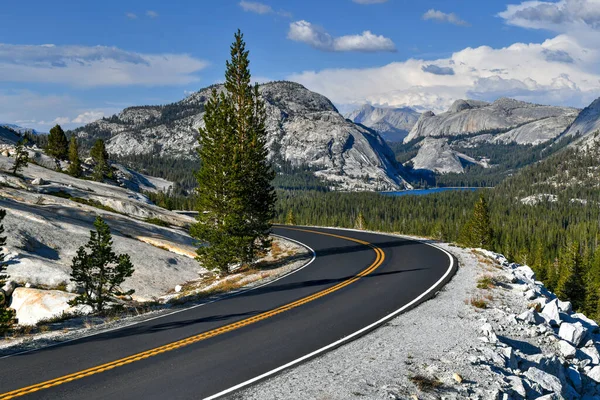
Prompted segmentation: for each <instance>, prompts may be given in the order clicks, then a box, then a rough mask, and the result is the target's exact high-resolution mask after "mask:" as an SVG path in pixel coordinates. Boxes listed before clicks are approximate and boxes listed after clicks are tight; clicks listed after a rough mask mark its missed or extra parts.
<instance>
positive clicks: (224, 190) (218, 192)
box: [190, 31, 276, 273]
mask: <svg viewBox="0 0 600 400" xmlns="http://www.w3.org/2000/svg"><path fill="white" fill-rule="evenodd" d="M245 46H246V45H245V43H244V40H243V35H242V34H241V32H240V31H238V32H237V33H236V34H235V42H234V43H233V44H232V46H231V60H230V61H227V63H226V66H227V69H226V73H225V90H224V91H223V90H221V91H220V92H217V90H216V89H214V90H213V93H212V96H211V98H210V99H209V101H208V102H207V104H206V106H205V114H204V122H205V127H204V128H201V129H200V135H199V137H198V141H199V145H200V146H199V150H198V154H199V156H200V159H201V166H200V170H199V171H198V172H197V174H196V178H197V180H198V188H197V199H198V200H197V209H198V211H199V215H198V218H197V219H198V222H197V223H196V224H194V225H193V226H192V227H191V230H190V233H191V234H192V236H194V237H195V238H197V239H199V240H200V241H202V242H204V243H205V245H203V246H201V247H200V248H199V249H198V251H197V252H198V257H197V258H198V260H199V261H200V262H201V263H202V264H203V265H204V266H206V267H207V268H210V269H218V270H220V271H221V272H224V273H228V272H229V269H230V267H231V265H233V264H236V263H241V262H252V261H254V260H255V259H256V257H257V254H258V252H259V251H261V250H265V249H267V248H268V247H269V246H270V241H269V234H270V231H271V219H272V218H273V217H274V205H275V200H276V195H275V192H274V189H273V187H272V185H271V181H272V180H273V178H274V173H273V170H272V168H271V165H270V164H269V162H268V159H267V156H268V150H267V147H266V129H265V119H266V114H265V109H264V104H263V102H262V100H261V99H260V97H259V91H258V86H254V87H252V85H251V77H250V71H249V68H248V66H249V59H248V51H247V50H246V49H245Z"/></svg>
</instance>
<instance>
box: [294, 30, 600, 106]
mask: <svg viewBox="0 0 600 400" xmlns="http://www.w3.org/2000/svg"><path fill="white" fill-rule="evenodd" d="M549 55H550V56H549ZM569 58H570V60H572V62H567V61H569ZM450 71H453V72H452V73H451V72H450ZM440 72H442V73H440ZM289 79H290V80H293V81H296V82H299V83H302V84H303V85H305V86H306V87H308V88H309V89H311V90H314V91H316V92H318V93H322V94H324V95H325V96H327V97H329V98H330V99H331V100H332V101H333V102H334V103H336V104H342V105H343V104H362V103H365V102H369V103H372V104H379V105H388V106H394V107H400V106H413V107H416V108H417V109H420V110H426V109H432V110H434V111H435V112H440V111H444V110H445V109H447V107H448V106H449V105H450V104H451V103H452V102H453V101H454V100H456V99H460V98H476V99H482V100H495V99H496V98H498V97H501V96H509V97H514V98H518V99H521V100H525V101H532V102H538V103H546V104H547V103H551V104H562V105H573V106H580V107H583V106H586V105H588V104H589V103H590V102H591V101H592V100H593V99H595V98H596V97H598V96H600V49H599V48H597V47H595V48H594V47H589V46H585V45H583V44H582V43H581V42H580V41H579V40H577V39H576V38H574V37H571V36H569V35H559V36H557V37H555V38H553V39H549V40H546V41H545V42H543V43H529V44H526V43H515V44H513V45H511V46H508V47H504V48H498V49H494V48H491V47H488V46H481V47H477V48H466V49H464V50H461V51H458V52H456V53H454V54H452V56H451V57H449V58H443V59H437V60H427V61H426V60H418V59H409V60H406V61H403V62H394V63H390V64H387V65H384V66H381V67H375V68H365V69H349V68H346V69H344V68H342V69H326V70H322V71H318V72H315V71H305V72H302V73H298V74H294V75H292V76H290V77H289Z"/></svg>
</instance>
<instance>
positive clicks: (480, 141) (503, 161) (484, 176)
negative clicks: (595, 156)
mask: <svg viewBox="0 0 600 400" xmlns="http://www.w3.org/2000/svg"><path fill="white" fill-rule="evenodd" d="M578 114H579V110H577V109H575V108H570V107H556V106H545V105H539V104H531V103H526V102H523V101H519V100H514V99H508V98H500V99H498V100H496V101H494V102H493V103H488V102H485V101H477V100H456V101H455V102H454V103H453V104H452V106H451V107H450V108H449V109H448V111H446V112H444V113H441V114H439V115H436V114H434V113H433V112H431V111H427V112H425V113H423V114H421V116H420V117H419V120H418V121H417V123H416V124H415V126H414V127H413V128H412V130H411V131H410V133H409V134H408V136H407V137H406V138H405V139H404V144H403V145H401V146H395V149H396V157H397V159H398V160H402V161H403V162H405V163H406V162H410V164H411V165H412V167H413V168H414V169H415V171H417V172H420V173H421V174H423V173H425V174H427V175H429V178H432V177H433V176H432V175H431V172H434V173H436V174H438V176H437V178H435V182H430V183H435V184H439V185H464V184H468V185H476V186H480V185H484V186H493V185H495V184H497V183H499V182H500V181H502V180H503V179H504V178H505V177H506V176H509V175H511V174H513V173H514V171H515V170H516V169H519V168H522V167H524V166H526V165H529V164H531V163H534V162H537V161H539V160H541V159H542V158H544V157H547V156H548V155H549V154H550V153H554V152H556V151H558V150H559V148H562V147H563V146H564V145H565V143H564V142H563V141H561V144H560V145H558V146H552V145H553V143H555V139H556V138H558V137H560V136H561V134H562V133H563V132H564V131H565V130H566V129H567V128H568V127H569V126H570V125H571V124H572V123H573V121H574V120H575V119H576V118H577V116H578ZM572 140H573V139H569V141H572ZM550 147H552V148H550ZM439 174H468V176H467V177H450V178H449V177H441V176H440V175H439Z"/></svg>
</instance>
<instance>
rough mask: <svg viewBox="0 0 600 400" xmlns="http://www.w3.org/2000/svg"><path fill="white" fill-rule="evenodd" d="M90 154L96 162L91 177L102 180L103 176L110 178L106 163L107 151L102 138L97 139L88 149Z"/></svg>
mask: <svg viewBox="0 0 600 400" xmlns="http://www.w3.org/2000/svg"><path fill="white" fill-rule="evenodd" d="M90 156H91V157H92V159H93V160H94V162H95V163H96V165H95V166H94V172H93V174H92V177H93V178H94V180H95V181H98V182H102V180H104V177H105V176H108V177H109V178H110V175H111V174H110V166H109V164H108V152H107V151H106V146H105V145H104V140H102V139H98V140H96V142H95V143H94V145H93V146H92V149H91V150H90Z"/></svg>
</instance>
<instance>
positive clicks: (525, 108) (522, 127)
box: [404, 98, 579, 144]
mask: <svg viewBox="0 0 600 400" xmlns="http://www.w3.org/2000/svg"><path fill="white" fill-rule="evenodd" d="M578 112H579V110H577V109H574V108H570V107H555V106H544V105H538V104H531V103H526V102H523V101H518V100H514V99H508V98H500V99H498V100H496V101H495V102H493V103H487V102H483V101H475V100H456V101H455V102H454V104H452V106H451V107H450V109H449V110H448V111H447V112H445V113H442V114H439V115H435V114H434V113H432V112H426V113H423V114H421V117H420V118H419V120H418V121H417V123H416V124H415V126H414V127H413V128H412V130H411V131H410V133H409V134H408V136H407V137H406V138H405V139H404V142H405V143H407V142H410V141H412V140H417V139H420V138H424V137H449V136H457V135H474V134H477V133H491V134H493V135H494V134H504V137H502V138H500V139H498V140H499V141H504V142H506V141H511V140H513V139H514V140H516V141H518V142H520V144H535V143H539V142H542V141H547V140H551V139H553V138H555V137H556V136H558V135H560V134H561V133H562V132H563V131H564V130H565V129H566V128H567V127H568V126H569V124H570V123H572V122H573V121H574V120H575V118H576V117H577V114H578ZM540 121H543V123H540ZM517 129H518V131H517ZM552 135H554V136H552ZM490 140H492V138H490Z"/></svg>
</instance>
